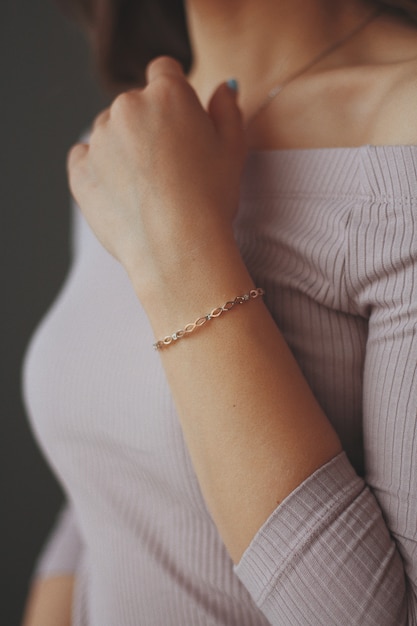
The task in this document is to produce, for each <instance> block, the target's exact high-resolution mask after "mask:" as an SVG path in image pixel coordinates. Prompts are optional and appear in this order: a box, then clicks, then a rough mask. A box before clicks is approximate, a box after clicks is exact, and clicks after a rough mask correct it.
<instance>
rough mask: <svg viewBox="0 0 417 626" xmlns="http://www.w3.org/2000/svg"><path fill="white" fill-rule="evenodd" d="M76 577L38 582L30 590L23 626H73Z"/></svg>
mask: <svg viewBox="0 0 417 626" xmlns="http://www.w3.org/2000/svg"><path fill="white" fill-rule="evenodd" d="M73 591H74V577H73V576H70V575H64V576H54V577H52V578H45V579H39V580H36V581H35V582H34V583H33V585H32V588H31V590H30V594H29V597H28V601H27V605H26V609H25V613H24V616H23V622H22V626H71V606H72V596H73Z"/></svg>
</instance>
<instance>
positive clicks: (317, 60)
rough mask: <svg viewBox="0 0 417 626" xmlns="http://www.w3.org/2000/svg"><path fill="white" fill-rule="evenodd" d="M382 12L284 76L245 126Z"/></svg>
mask: <svg viewBox="0 0 417 626" xmlns="http://www.w3.org/2000/svg"><path fill="white" fill-rule="evenodd" d="M380 13H381V9H380V8H378V9H377V10H376V11H372V13H371V14H370V15H368V16H367V17H366V18H365V19H364V20H363V21H362V22H360V24H358V25H357V26H355V28H354V29H353V30H351V31H350V32H349V33H347V35H344V36H343V37H342V38H341V39H338V40H337V41H335V42H333V43H332V44H331V45H330V46H328V47H327V48H325V49H324V50H322V51H321V52H320V53H319V54H318V55H317V56H315V57H314V58H313V59H311V60H310V61H308V63H306V64H305V65H303V66H302V67H300V68H299V69H298V70H296V71H295V72H294V73H292V74H290V75H289V76H287V78H284V80H283V81H282V82H281V83H279V84H278V85H275V86H274V87H272V89H270V91H269V92H268V94H267V96H266V97H265V99H264V100H263V101H262V102H261V104H260V105H259V106H258V107H257V109H256V110H255V112H254V113H252V115H251V116H250V117H249V120H248V121H247V122H246V124H245V127H246V128H248V126H249V124H251V123H252V122H253V120H254V119H255V118H256V117H258V115H259V114H260V113H261V111H263V110H264V109H265V108H266V107H267V106H268V105H269V103H270V102H271V100H273V99H274V98H275V97H276V96H277V95H278V94H279V93H281V91H282V90H283V89H284V88H285V87H287V85H289V84H290V83H292V82H293V81H294V80H295V79H296V78H299V76H302V75H303V74H305V73H307V72H308V70H310V69H311V68H312V67H314V66H315V65H318V64H319V63H320V61H322V60H323V59H325V58H326V57H328V56H330V55H331V54H332V52H334V51H335V50H337V49H338V48H341V47H342V46H343V45H344V44H345V43H347V42H348V41H350V40H351V39H353V38H354V37H355V36H356V35H358V34H359V33H360V32H361V31H362V30H364V29H365V28H366V26H368V24H370V23H371V22H373V21H374V20H375V19H376V18H377V17H378V16H379V15H380Z"/></svg>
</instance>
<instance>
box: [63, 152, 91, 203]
mask: <svg viewBox="0 0 417 626" xmlns="http://www.w3.org/2000/svg"><path fill="white" fill-rule="evenodd" d="M88 151H89V146H88V145H87V144H85V143H77V144H75V146H73V147H72V148H71V149H70V151H69V152H68V157H67V170H68V181H69V186H70V189H71V192H72V193H73V195H74V196H75V197H77V195H78V190H79V187H80V186H81V184H82V181H83V180H84V179H85V177H86V172H87V167H86V162H87V156H88Z"/></svg>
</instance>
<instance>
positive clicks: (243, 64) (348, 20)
mask: <svg viewBox="0 0 417 626" xmlns="http://www.w3.org/2000/svg"><path fill="white" fill-rule="evenodd" d="M347 4H348V3H346V2H343V1H337V0H331V2H330V1H325V0H279V1H278V0H230V2H227V3H225V2H224V1H223V0H210V2H207V1H206V0H188V2H187V3H186V5H187V12H188V18H189V25H190V32H191V39H192V42H193V47H194V51H195V64H194V67H193V69H192V72H191V75H190V77H189V80H187V79H186V77H185V76H184V75H183V73H182V70H181V68H180V66H179V65H178V64H177V63H176V62H175V61H173V60H172V59H168V58H161V59H157V60H155V61H154V62H152V63H151V65H150V66H149V68H148V73H147V78H148V84H147V86H146V88H145V89H143V90H134V91H131V92H129V93H127V94H122V95H121V96H119V97H118V98H116V100H115V101H114V103H113V104H112V106H111V107H110V108H109V109H108V110H106V111H104V112H103V113H101V114H100V115H99V116H98V118H97V119H96V121H95V124H94V129H93V133H92V136H91V141H90V145H89V146H86V145H80V144H79V145H77V146H75V147H74V148H73V149H72V150H71V152H70V154H69V159H68V171H69V180H70V186H71V189H72V192H73V194H74V196H75V198H76V200H77V201H78V203H79V205H80V207H81V209H82V211H83V213H84V215H85V217H86V219H87V221H88V222H89V224H90V226H91V227H92V229H93V230H94V232H95V233H96V235H97V237H98V238H99V240H100V241H101V243H102V244H103V245H104V246H105V247H106V248H107V250H108V251H109V252H110V253H111V254H112V255H113V256H114V257H115V258H116V259H117V260H118V261H119V262H120V263H122V265H123V266H124V267H125V269H126V271H127V273H128V275H129V277H130V280H131V282H132V288H133V289H134V290H135V292H136V294H137V296H138V298H139V300H140V302H141V304H142V305H143V307H144V309H145V311H146V313H147V315H148V317H149V320H150V322H151V325H152V327H153V330H154V333H155V337H156V338H160V337H164V336H165V335H166V334H167V333H171V332H173V331H174V330H176V329H179V328H183V327H184V325H185V324H186V323H187V322H190V321H193V320H194V319H196V318H197V317H199V316H200V315H202V314H204V313H206V312H208V311H210V310H211V309H212V308H213V307H214V306H216V305H219V304H222V303H224V302H226V301H227V300H229V299H231V298H233V297H235V296H236V295H238V294H243V293H245V292H247V291H248V290H249V289H250V288H252V287H253V286H254V284H253V282H252V279H251V277H250V275H249V273H248V271H247V269H246V267H245V265H244V263H243V261H242V258H241V256H240V253H239V250H238V249H237V247H236V244H235V242H234V239H233V234H232V222H233V218H234V215H235V213H236V210H237V202H238V190H239V181H240V176H241V172H242V167H243V163H244V160H245V157H246V154H247V150H248V148H256V149H279V148H290V149H291V148H309V147H328V146H354V145H361V144H364V143H373V144H395V143H404V144H410V143H414V142H415V140H416V131H415V128H413V127H412V125H410V124H409V123H407V122H408V121H409V120H410V119H414V115H415V114H414V111H415V105H416V102H417V93H416V87H415V86H414V83H415V80H414V76H415V72H416V70H417V34H416V33H417V31H416V30H414V29H413V28H412V27H410V26H409V25H407V23H405V22H404V23H403V22H402V21H400V20H397V19H394V18H392V16H390V17H388V16H380V17H379V18H378V19H377V20H375V21H374V22H373V23H372V24H371V25H369V26H368V27H367V28H366V29H365V30H364V31H362V32H361V33H360V35H358V36H357V37H355V39H353V40H352V41H350V42H349V43H348V44H347V45H346V46H344V47H343V48H341V49H339V50H338V51H336V52H335V53H334V54H332V55H331V57H328V58H327V59H326V60H325V61H323V62H322V63H321V64H320V65H318V66H316V67H315V68H314V70H311V71H310V72H309V73H307V74H305V75H304V76H302V77H300V78H299V79H298V80H297V81H294V83H292V84H291V85H289V86H288V87H287V88H286V89H285V90H284V91H283V92H282V94H280V96H279V98H277V99H275V100H274V101H273V102H272V103H271V104H270V105H269V106H268V108H267V109H265V110H264V111H263V112H262V114H261V115H259V116H257V117H256V118H255V119H254V120H252V122H251V123H250V124H249V127H248V128H247V130H246V132H244V131H243V122H244V121H248V120H249V119H250V118H251V116H252V115H253V112H254V111H255V110H256V108H257V107H258V106H259V104H260V102H261V101H262V99H263V97H264V95H265V94H266V93H267V92H268V90H269V89H270V88H271V87H272V86H273V85H274V84H277V83H279V82H280V80H281V79H282V78H285V77H286V76H287V75H289V74H291V73H292V72H293V71H295V70H296V69H298V68H299V67H301V66H302V65H304V64H305V63H306V62H307V61H308V60H309V59H311V58H313V57H314V56H315V55H317V54H318V52H320V51H321V50H322V49H323V48H324V47H325V46H327V45H329V44H330V43H331V42H333V41H334V40H335V39H338V38H340V37H342V36H343V34H345V33H346V32H349V31H350V30H352V29H353V28H354V27H355V26H356V25H357V24H358V23H359V22H360V21H361V20H363V19H364V18H365V17H366V15H367V14H369V6H367V5H365V4H362V3H361V2H357V3H355V2H353V3H349V6H346V5H347ZM387 42H390V45H387ZM236 50H240V51H242V54H239V55H236V54H235V51H236ZM277 59H282V62H281V63H278V65H277ZM229 76H234V77H236V78H237V79H238V81H239V84H240V93H239V98H238V99H237V97H236V95H235V94H234V93H233V92H231V91H230V90H229V89H228V88H227V87H226V86H225V85H224V84H221V83H222V81H223V80H224V78H225V77H229ZM219 84H220V87H217V86H218V85H219ZM213 92H214V95H211V94H213ZM306 102H308V106H306ZM404 120H405V121H404ZM324 121H325V123H324ZM161 127H163V128H164V132H163V133H160V132H159V131H160V128H161ZM184 181H186V183H184ZM190 261H191V262H190ZM202 276H204V281H202V280H201V277H202ZM161 294H163V297H161ZM160 357H161V359H162V362H163V365H164V368H165V372H166V375H167V379H168V382H169V384H170V388H171V391H172V394H173V397H174V401H175V404H176V407H177V410H178V415H179V419H180V422H181V425H182V428H183V432H184V437H185V440H186V443H187V445H188V449H189V452H190V455H191V458H192V461H193V464H194V469H195V472H196V475H197V478H198V480H199V483H200V487H201V490H202V493H203V495H204V498H205V500H206V502H207V505H208V508H209V510H210V512H211V515H212V517H213V519H214V521H215V523H216V525H217V528H218V531H219V533H220V535H221V537H222V539H223V541H224V543H225V545H226V547H227V549H228V551H229V553H230V555H231V558H232V559H233V561H234V562H235V563H237V562H238V561H239V559H240V558H241V556H242V554H243V552H244V550H245V549H246V547H247V546H248V544H249V543H250V541H251V539H252V538H253V536H254V535H255V533H256V532H257V530H258V529H259V527H260V526H261V525H262V524H263V522H264V521H265V520H266V519H267V518H268V516H269V515H270V514H271V512H272V511H273V510H274V509H275V508H276V506H277V504H278V503H280V502H281V501H282V500H283V499H284V498H285V497H286V496H287V495H288V494H289V493H291V492H292V491H293V490H294V489H295V488H296V487H297V486H298V485H299V484H300V483H301V482H303V481H304V480H305V479H306V478H307V477H308V476H309V475H311V474H312V473H313V472H314V471H315V470H316V469H318V468H319V467H320V466H322V465H323V464H324V463H326V462H327V461H329V460H330V459H331V458H333V457H334V456H335V455H337V454H338V453H339V452H340V451H341V449H342V448H341V444H340V441H339V439H338V437H337V434H336V433H335V432H334V430H333V428H332V426H331V424H330V423H329V421H328V419H327V418H326V416H325V415H324V414H323V412H322V410H321V408H320V407H319V406H318V404H317V403H316V401H315V398H314V396H313V395H312V393H311V391H310V389H309V387H308V385H307V383H306V381H305V379H304V378H303V376H302V373H301V371H300V370H299V368H298V365H297V363H296V362H295V360H294V358H293V356H292V354H291V352H290V351H289V349H288V347H287V346H286V343H285V341H284V339H283V337H282V335H281V333H280V331H279V329H278V328H277V327H276V325H275V323H274V321H273V320H272V318H271V317H270V315H269V312H268V310H267V309H266V307H265V305H264V304H263V302H262V300H261V299H258V300H256V301H251V302H250V303H248V304H245V305H244V306H242V307H237V308H235V309H234V311H233V312H231V313H228V314H226V315H224V316H223V317H222V319H221V320H217V321H215V322H212V323H210V325H209V326H207V327H206V328H204V329H202V330H201V331H197V332H195V333H194V334H193V335H192V336H191V337H189V338H188V339H187V340H183V341H179V342H177V343H176V344H175V345H173V346H171V347H170V348H169V349H165V350H163V351H161V352H160ZM202 357H204V358H202ZM61 582H62V581H61ZM67 582H68V581H65V583H64V586H65V585H67ZM44 584H47V581H43V582H42V581H41V582H40V583H39V584H38V587H37V590H36V595H37V598H38V600H37V602H38V604H39V603H41V600H39V598H41V599H42V598H43V600H42V602H43V605H42V607H43V608H42V610H43V611H47V609H45V606H47V600H44V599H45V598H46V597H47V595H48V593H49V591H47V590H46V589H45V590H43V589H42V587H43V585H44ZM66 591H67V594H68V593H70V587H69V586H68V585H67V586H66ZM64 595H65V594H64ZM66 604H67V603H66ZM66 604H65V603H64V604H63V607H64V606H66ZM35 605H36V602H35ZM39 605H40V604H39ZM35 614H36V611H34V612H32V616H31V617H28V618H27V619H26V621H25V622H24V626H38V624H39V625H40V624H43V626H45V624H46V623H47V622H45V621H42V619H43V617H42V616H43V615H46V614H47V613H46V612H44V613H43V614H42V612H41V613H39V614H38V617H33V615H35ZM62 615H63V621H61V622H60V623H61V624H62V625H64V624H66V623H68V622H66V621H65V619H67V615H68V613H67V609H66V608H65V609H64V608H63V609H62ZM64 616H65V617H64ZM55 623H56V624H58V623H59V622H58V621H57V622H55Z"/></svg>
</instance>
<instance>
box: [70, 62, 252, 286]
mask: <svg viewBox="0 0 417 626" xmlns="http://www.w3.org/2000/svg"><path fill="white" fill-rule="evenodd" d="M147 80H148V84H147V86H146V87H145V89H143V90H140V89H137V90H133V91H130V92H127V93H124V94H122V95H120V96H118V97H117V98H116V100H115V101H114V102H113V104H112V105H111V107H110V108H109V109H107V110H105V111H104V112H103V113H101V114H100V115H99V116H98V117H97V119H96V120H95V123H94V126H93V131H92V135H91V139H90V145H89V146H88V145H84V144H79V145H76V146H74V147H73V148H72V150H71V152H70V154H69V160H68V168H69V179H70V186H71V190H72V192H73V194H74V196H75V198H76V200H77V201H78V203H79V205H80V207H81V209H82V211H83V213H84V215H85V217H86V219H87V221H88V222H89V224H90V226H91V227H92V229H93V230H94V232H95V233H96V235H97V237H98V239H99V240H100V241H101V243H102V244H103V245H104V246H105V247H106V248H107V250H108V251H109V252H110V253H111V254H112V255H113V256H114V257H116V258H117V259H118V260H119V261H120V262H121V263H122V264H123V265H124V266H125V268H126V270H127V271H128V273H129V274H130V275H132V274H135V276H136V278H137V275H138V274H139V275H140V276H141V277H142V278H141V279H140V280H139V283H140V282H142V285H143V286H144V285H146V284H151V283H155V281H156V282H158V279H159V278H160V277H162V276H166V277H167V278H169V273H170V272H175V268H176V264H177V262H181V259H183V260H185V259H187V258H189V255H190V254H195V252H196V250H198V249H199V248H200V247H205V246H208V245H210V246H213V242H215V241H216V239H217V238H221V237H223V236H224V235H226V236H231V231H232V229H231V225H232V221H233V217H234V215H235V211H236V208H237V203H238V194H239V184H240V177H241V171H242V167H243V163H244V159H245V154H246V147H245V140H244V133H243V128H242V119H241V115H240V111H239V108H238V106H237V104H236V95H235V93H234V92H233V91H232V90H231V89H229V88H228V86H227V85H226V84H222V85H221V86H220V87H219V88H218V89H217V90H216V92H215V93H214V95H213V97H212V99H211V102H210V104H209V107H208V112H206V111H205V110H204V109H203V107H202V106H201V104H200V102H199V100H198V97H197V95H196V93H195V92H194V90H193V89H192V88H191V86H190V85H189V84H188V82H187V80H186V78H185V76H184V74H183V72H182V69H181V67H180V65H179V64H178V63H177V62H176V61H174V60H173V59H170V58H167V57H161V58H159V59H156V60H154V61H153V62H152V63H151V64H150V65H149V66H148V70H147ZM135 286H136V287H137V288H139V295H140V289H141V285H140V284H138V281H137V280H136V285H135Z"/></svg>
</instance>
